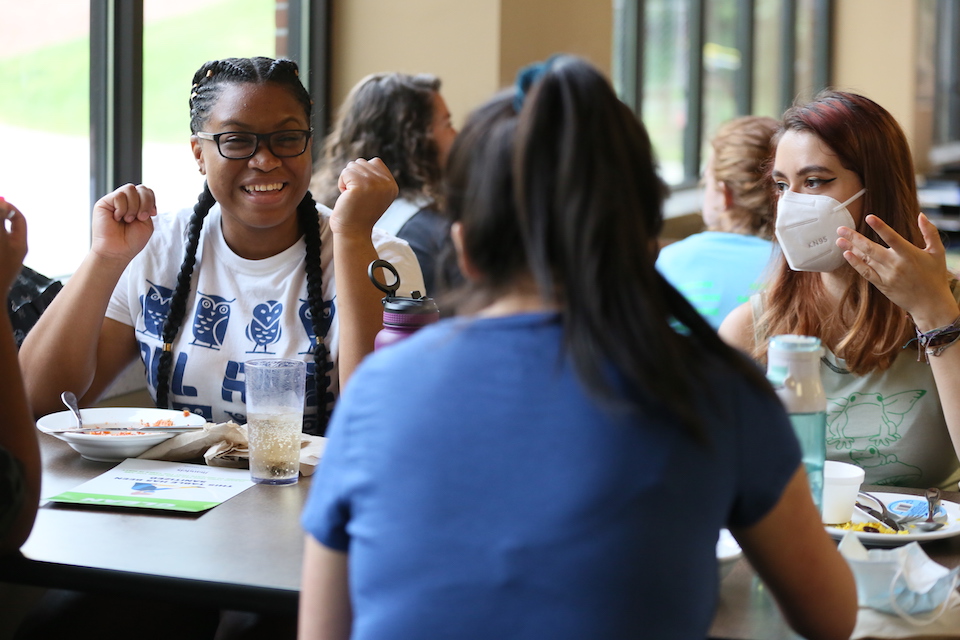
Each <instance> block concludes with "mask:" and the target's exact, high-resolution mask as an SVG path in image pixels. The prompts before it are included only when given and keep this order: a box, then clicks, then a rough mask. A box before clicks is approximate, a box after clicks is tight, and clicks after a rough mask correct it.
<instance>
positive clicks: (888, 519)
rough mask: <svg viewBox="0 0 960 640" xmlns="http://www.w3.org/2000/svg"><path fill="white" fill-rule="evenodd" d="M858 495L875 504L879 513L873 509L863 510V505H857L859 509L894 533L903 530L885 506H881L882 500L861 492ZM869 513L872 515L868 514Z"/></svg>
mask: <svg viewBox="0 0 960 640" xmlns="http://www.w3.org/2000/svg"><path fill="white" fill-rule="evenodd" d="M859 495H861V496H866V497H867V498H869V499H870V500H872V501H873V502H875V503H876V504H877V505H879V507H880V511H879V513H878V512H877V511H876V510H875V509H869V508H867V509H864V507H863V505H861V504H859V503H858V504H857V506H858V507H860V508H861V509H862V510H863V511H866V512H867V513H868V514H870V515H871V516H873V517H874V518H876V519H877V520H879V521H880V522H882V523H883V524H885V525H887V526H888V527H890V528H891V529H893V530H894V531H900V530H901V529H903V527H902V526H901V525H900V523H899V522H898V521H897V519H896V518H895V517H893V514H892V513H890V512H889V511H887V505H885V504H883V501H882V500H880V499H879V498H877V497H876V496H873V495H871V494H869V493H867V492H866V491H861V492H860V493H859ZM871 511H872V512H873V513H870V512H871Z"/></svg>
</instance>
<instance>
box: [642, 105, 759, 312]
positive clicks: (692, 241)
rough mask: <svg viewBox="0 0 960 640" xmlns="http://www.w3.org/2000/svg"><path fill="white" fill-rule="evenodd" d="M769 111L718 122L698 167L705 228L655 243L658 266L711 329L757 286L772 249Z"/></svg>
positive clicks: (757, 288) (756, 288) (741, 302)
mask: <svg viewBox="0 0 960 640" xmlns="http://www.w3.org/2000/svg"><path fill="white" fill-rule="evenodd" d="M777 125H778V122H777V121H776V120H774V119H773V118H766V117H761V116H743V117H741V118H735V119H733V120H729V121H727V122H725V123H724V124H722V125H720V128H719V129H718V130H717V133H716V135H714V137H713V139H712V140H711V143H710V146H711V149H712V153H711V154H710V157H709V159H708V160H707V165H706V168H705V169H704V172H703V209H702V215H703V222H704V225H705V226H706V229H705V230H704V231H702V232H700V233H695V234H693V235H691V236H688V237H686V238H684V239H683V240H680V241H678V242H674V243H671V244H669V245H667V246H665V247H663V249H661V250H660V255H659V257H658V258H657V269H658V270H659V271H660V273H662V274H663V276H664V277H665V278H666V279H667V280H668V281H669V282H670V284H672V285H673V286H675V287H677V289H679V290H680V292H681V293H683V295H685V296H686V297H687V299H688V300H690V303H691V304H693V306H694V307H696V308H697V311H699V312H700V313H701V314H702V315H703V317H704V318H706V319H707V322H709V323H710V325H711V326H713V328H715V329H719V328H720V323H721V322H723V319H724V318H725V317H726V316H727V314H728V313H730V312H731V311H732V310H733V309H734V308H736V307H737V306H739V305H741V304H743V303H744V302H746V301H747V299H748V298H749V297H750V295H752V294H753V293H756V292H757V291H758V290H759V289H760V287H761V286H762V283H763V279H764V277H765V276H766V273H767V265H768V264H769V263H770V258H771V256H772V253H773V243H772V242H771V240H772V238H773V217H774V216H773V214H774V210H773V209H774V207H773V205H774V198H773V195H772V193H771V190H770V188H769V176H768V175H767V173H766V172H767V170H768V164H769V161H770V158H771V156H772V155H773V144H772V138H773V134H774V133H776V131H777Z"/></svg>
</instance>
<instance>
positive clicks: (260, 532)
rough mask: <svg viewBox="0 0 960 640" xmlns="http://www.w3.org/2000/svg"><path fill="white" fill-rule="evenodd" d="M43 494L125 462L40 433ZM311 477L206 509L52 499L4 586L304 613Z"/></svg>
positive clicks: (2, 575) (7, 567)
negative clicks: (91, 456) (303, 523)
mask: <svg viewBox="0 0 960 640" xmlns="http://www.w3.org/2000/svg"><path fill="white" fill-rule="evenodd" d="M39 437H40V445H41V454H42V456H43V467H44V470H43V488H42V493H41V495H42V496H53V495H56V494H58V493H60V492H62V491H65V490H68V489H72V488H74V487H76V486H78V485H80V484H82V483H83V482H85V481H87V480H89V479H91V478H94V477H96V476H98V475H100V474H101V473H104V472H105V471H107V470H109V469H110V468H112V467H113V466H114V465H115V464H116V463H103V462H92V461H90V460H86V459H84V458H81V457H80V455H79V454H78V453H76V452H75V451H74V450H73V449H71V448H70V447H69V446H68V445H67V444H66V443H65V442H62V441H60V440H58V439H56V438H54V437H53V436H50V435H47V434H44V433H41V434H39ZM309 487H310V478H303V477H301V478H300V482H298V483H297V484H294V485H286V486H268V485H256V486H254V487H251V488H250V489H247V490H245V491H243V492H242V493H240V494H239V495H237V496H235V497H233V498H231V499H229V500H227V501H226V502H224V503H223V504H220V505H218V506H216V507H214V508H213V509H210V510H208V511H205V512H203V513H201V514H190V515H186V514H174V513H170V512H160V511H152V510H146V509H143V510H140V509H124V510H121V509H110V508H89V507H80V506H73V505H63V504H55V503H49V502H48V503H45V504H43V505H42V506H41V508H40V510H39V512H38V514H37V521H36V524H35V525H34V529H33V532H32V534H31V535H30V538H29V539H28V540H27V542H26V544H24V546H23V548H22V549H21V552H22V557H21V558H14V559H12V560H4V561H2V562H0V582H12V583H19V584H28V585H34V586H41V587H48V588H59V589H75V590H82V591H88V592H94V593H102V594H107V595H129V594H130V593H137V594H138V596H140V597H142V596H154V597H157V598H160V599H163V600H166V601H169V602H187V603H190V604H194V605H211V606H214V607H218V608H224V609H238V610H246V611H258V612H263V613H289V612H295V611H296V609H297V599H298V597H299V589H300V566H301V560H302V555H303V531H302V529H301V528H300V512H301V510H302V508H303V504H304V502H305V500H306V498H307V493H308V491H309Z"/></svg>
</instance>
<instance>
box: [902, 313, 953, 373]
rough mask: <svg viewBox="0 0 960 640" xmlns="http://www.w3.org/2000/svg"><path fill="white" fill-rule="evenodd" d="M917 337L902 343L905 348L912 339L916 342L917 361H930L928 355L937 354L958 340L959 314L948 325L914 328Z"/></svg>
mask: <svg viewBox="0 0 960 640" xmlns="http://www.w3.org/2000/svg"><path fill="white" fill-rule="evenodd" d="M915 330H916V332H917V337H916V338H913V339H911V340H909V341H908V342H907V344H905V345H903V348H904V349H906V348H907V347H908V346H910V344H911V343H912V342H914V341H916V343H917V362H920V361H923V362H927V363H929V362H930V356H934V357H936V356H939V355H940V354H941V353H943V352H944V351H945V350H946V349H947V347H950V346H952V345H953V344H955V343H956V342H957V341H960V316H957V318H956V319H955V320H954V321H953V322H951V323H950V324H948V325H944V326H942V327H937V328H936V329H931V330H930V331H920V329H917V328H915Z"/></svg>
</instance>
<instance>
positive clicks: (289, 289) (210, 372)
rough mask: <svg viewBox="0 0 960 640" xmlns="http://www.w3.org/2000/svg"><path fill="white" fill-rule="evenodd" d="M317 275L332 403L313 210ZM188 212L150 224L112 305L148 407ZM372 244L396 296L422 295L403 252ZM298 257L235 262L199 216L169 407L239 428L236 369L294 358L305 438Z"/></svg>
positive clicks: (388, 241) (332, 309)
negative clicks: (387, 267) (130, 343)
mask: <svg viewBox="0 0 960 640" xmlns="http://www.w3.org/2000/svg"><path fill="white" fill-rule="evenodd" d="M320 210H321V211H320V241H321V251H320V265H321V268H322V270H323V301H324V302H323V305H324V310H325V314H324V324H325V325H326V326H327V330H326V336H325V337H324V343H325V344H326V346H327V349H328V350H329V352H330V361H331V364H332V368H331V369H330V371H329V372H328V375H329V376H330V392H331V393H333V394H334V396H336V395H337V393H338V386H339V385H338V377H337V371H338V369H337V354H338V336H339V322H338V317H337V312H336V286H335V282H334V280H335V278H334V266H333V236H332V233H331V231H330V225H329V222H328V218H329V215H330V213H331V212H330V210H329V209H327V208H326V207H323V206H321V207H320ZM192 213H193V210H192V209H185V210H183V211H180V212H178V213H175V214H163V215H159V216H157V217H156V218H155V219H154V232H153V235H152V236H151V238H150V241H149V243H148V244H147V246H146V247H145V248H144V249H143V251H141V252H140V253H139V254H138V255H137V256H136V257H135V258H134V259H133V260H132V261H131V262H130V264H129V265H128V266H127V269H126V270H125V271H124V273H123V275H122V276H121V278H120V281H119V282H118V283H117V287H116V289H115V290H114V292H113V296H112V297H111V299H110V304H109V305H108V307H107V313H106V316H107V317H108V318H111V319H112V320H116V321H117V322H122V323H123V324H126V325H130V326H132V327H134V330H135V331H136V337H137V342H138V343H139V346H140V358H141V360H142V361H143V364H144V368H145V371H146V377H147V387H148V389H149V390H150V393H151V395H153V397H154V398H156V389H157V364H158V362H159V355H160V353H161V351H162V349H163V341H162V340H161V338H160V332H161V329H162V326H163V322H164V319H165V318H166V316H167V312H168V309H169V305H170V298H171V296H172V294H173V291H174V289H175V288H176V283H177V274H178V273H179V271H180V263H181V261H182V260H183V251H184V247H185V246H186V240H187V231H188V228H189V221H190V216H191V215H192ZM373 244H374V247H375V248H376V250H377V253H378V254H379V256H380V258H381V259H383V260H386V261H388V262H390V263H392V264H393V265H394V266H395V267H396V268H397V271H398V273H399V274H400V289H399V291H398V292H397V295H403V296H408V295H410V292H411V291H413V290H419V291H423V290H424V286H423V276H422V275H421V273H420V266H419V264H418V263H417V259H416V256H415V255H414V253H413V251H412V250H411V249H410V247H409V245H408V244H407V243H406V242H405V241H403V240H400V239H399V238H396V237H394V236H391V235H388V234H386V233H384V232H382V231H380V230H378V229H374V230H373ZM305 252H306V248H305V244H304V241H303V239H302V238H301V239H300V240H299V241H297V242H296V244H294V245H293V246H292V247H290V248H289V249H287V250H286V251H283V252H282V253H279V254H277V255H275V256H272V257H270V258H265V259H263V260H246V259H244V258H241V257H240V256H238V255H237V254H235V253H234V252H233V251H232V250H231V249H230V248H229V247H228V246H227V243H226V241H225V240H224V238H223V233H221V230H220V207H219V205H214V207H213V208H211V210H210V213H209V214H208V215H207V218H206V220H205V221H204V224H203V230H202V232H201V238H200V243H199V246H198V248H197V262H196V267H195V269H194V273H193V280H192V286H191V291H190V295H189V296H188V298H187V307H186V308H187V312H186V314H185V315H184V319H183V323H182V324H181V326H180V332H179V334H178V335H177V338H176V340H175V341H174V343H173V372H172V375H171V380H170V401H171V405H172V407H173V408H176V409H188V410H190V411H192V412H194V413H197V414H200V415H202V416H204V417H205V418H207V420H209V421H211V422H224V421H227V420H233V421H234V422H237V423H239V424H243V423H245V422H246V405H245V397H244V378H243V363H244V362H245V361H246V360H251V359H254V358H298V359H301V360H304V361H305V362H306V363H307V397H306V409H305V412H304V430H305V431H307V432H308V433H315V432H316V428H317V416H316V413H317V397H316V393H315V385H314V382H313V380H314V378H313V376H314V369H315V366H314V356H313V347H314V345H315V344H316V342H315V335H314V329H313V324H312V322H311V320H310V312H309V306H308V304H307V277H306V270H305V267H304V264H305V259H306V254H305Z"/></svg>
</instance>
